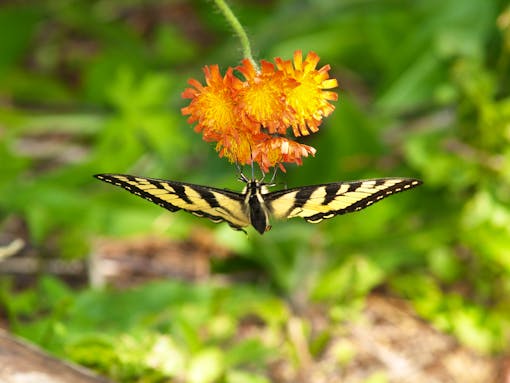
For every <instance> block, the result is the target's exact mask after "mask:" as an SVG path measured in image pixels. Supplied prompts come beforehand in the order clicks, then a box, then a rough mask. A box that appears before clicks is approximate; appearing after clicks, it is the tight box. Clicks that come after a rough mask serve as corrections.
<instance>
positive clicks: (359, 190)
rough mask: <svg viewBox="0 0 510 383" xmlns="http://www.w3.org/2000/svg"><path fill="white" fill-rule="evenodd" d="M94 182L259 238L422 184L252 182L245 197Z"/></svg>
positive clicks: (131, 179)
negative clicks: (286, 224) (291, 222)
mask: <svg viewBox="0 0 510 383" xmlns="http://www.w3.org/2000/svg"><path fill="white" fill-rule="evenodd" d="M94 177H96V178H98V179H100V180H101V181H104V182H107V183H110V184H112V185H116V186H120V187H122V188H124V189H126V190H127V191H129V192H131V193H133V194H135V195H137V196H139V197H143V198H145V199H146V200H149V201H151V202H153V203H155V204H157V205H159V206H161V207H163V208H165V209H167V210H170V211H172V212H174V211H177V210H184V211H187V212H189V213H191V214H194V215H196V216H197V217H205V218H209V219H210V220H212V221H213V222H227V223H228V224H229V225H230V226H231V227H232V228H234V229H236V230H241V231H244V228H245V227H247V226H249V225H252V226H253V227H254V228H255V229H256V230H257V231H258V232H259V233H260V234H264V233H265V232H266V231H268V230H270V229H271V225H270V223H269V222H270V221H269V219H270V216H273V217H275V218H294V217H301V218H304V219H305V220H306V221H307V222H310V223H318V222H320V221H322V220H323V219H327V218H332V217H334V216H336V215H340V214H345V213H350V212H354V211H358V210H361V209H364V208H366V207H368V206H370V205H372V204H373V203H375V202H378V201H380V200H382V199H383V198H386V197H388V196H390V195H392V194H395V193H399V192H402V191H404V190H409V189H411V188H414V187H416V186H418V185H421V184H422V181H420V180H418V179H413V178H377V179H369V180H362V181H353V182H335V183H329V184H321V185H311V186H301V187H297V188H293V189H284V190H278V191H273V192H269V189H268V187H270V186H273V185H272V184H267V183H263V182H262V181H258V180H254V179H248V178H246V177H245V176H244V175H243V174H241V176H240V179H241V180H242V181H243V182H245V183H246V186H245V187H244V189H243V191H242V192H241V193H236V192H233V191H230V190H227V189H218V188H214V187H210V186H202V185H194V184H190V183H185V182H178V181H167V180H162V179H154V178H145V177H139V176H132V175H127V174H96V175H94Z"/></svg>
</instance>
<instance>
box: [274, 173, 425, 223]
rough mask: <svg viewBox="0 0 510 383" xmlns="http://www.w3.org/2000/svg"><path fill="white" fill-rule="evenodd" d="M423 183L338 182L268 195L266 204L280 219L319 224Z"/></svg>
mask: <svg viewBox="0 0 510 383" xmlns="http://www.w3.org/2000/svg"><path fill="white" fill-rule="evenodd" d="M421 183H422V182H421V181H420V180H416V179H412V178H379V179H372V180H363V181H353V182H336V183H331V184H323V185H313V186H302V187H299V188H294V189H289V190H279V191H275V192H272V193H268V194H264V200H265V202H266V204H267V206H268V208H269V211H270V212H271V213H272V214H273V216H275V217H276V218H293V217H301V218H304V219H305V220H306V221H307V222H310V223H318V222H320V221H322V220H323V219H327V218H332V217H334V216H336V215H339V214H345V213H350V212H354V211H358V210H361V209H364V208H366V207H368V206H370V205H372V204H373V203H375V202H378V201H380V200H382V199H383V198H386V197H388V196H390V195H392V194H395V193H399V192H402V191H404V190H409V189H411V188H413V187H415V186H418V185H420V184H421Z"/></svg>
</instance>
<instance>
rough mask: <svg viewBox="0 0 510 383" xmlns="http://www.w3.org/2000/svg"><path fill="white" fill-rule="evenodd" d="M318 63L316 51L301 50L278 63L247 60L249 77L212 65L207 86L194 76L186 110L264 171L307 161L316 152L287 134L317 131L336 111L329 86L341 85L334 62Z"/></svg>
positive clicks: (244, 68) (230, 150) (220, 143)
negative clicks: (333, 71) (333, 70)
mask: <svg viewBox="0 0 510 383" xmlns="http://www.w3.org/2000/svg"><path fill="white" fill-rule="evenodd" d="M318 62H319V56H317V55H316V54H315V53H313V52H310V53H309V54H308V55H307V57H306V58H305V60H303V56H302V53H301V51H296V52H295V53H294V59H293V61H290V60H286V61H284V60H282V59H281V58H276V59H275V63H276V65H275V64H272V63H270V62H268V61H264V60H262V61H261V62H260V67H261V69H260V70H257V69H256V68H255V66H254V65H253V64H252V63H251V62H250V61H249V60H244V61H243V62H242V64H241V65H240V66H238V67H236V68H235V69H236V70H237V71H238V72H239V73H240V74H241V75H242V77H243V78H244V81H242V80H241V79H239V78H238V77H236V76H235V75H234V70H233V69H232V68H228V69H227V71H226V73H225V76H223V77H222V76H221V73H220V71H219V68H218V66H217V65H211V66H206V67H204V74H205V81H206V85H205V86H203V85H202V84H201V83H200V82H198V81H197V80H194V79H191V80H189V81H188V83H189V84H190V85H191V88H188V89H186V90H185V91H184V92H183V94H182V96H183V97H184V98H189V99H191V102H190V104H189V105H188V106H186V107H184V108H182V113H183V114H184V115H188V116H189V117H188V122H189V123H196V126H195V131H197V132H201V133H202V136H203V139H204V140H206V141H213V142H216V143H217V144H216V150H217V151H218V152H219V154H220V157H226V158H228V159H229V160H230V161H231V162H237V163H239V164H241V165H244V164H249V163H252V162H256V163H258V164H259V166H260V168H261V169H262V171H264V172H268V171H269V168H270V167H273V166H277V165H278V166H280V168H282V169H283V170H285V169H284V167H283V165H282V163H284V162H289V163H296V164H298V165H301V163H302V157H307V156H308V155H309V154H311V155H314V154H315V152H316V151H315V149H314V148H312V147H310V146H307V145H302V144H299V143H297V142H295V141H293V140H291V139H289V138H287V136H286V135H287V130H288V129H289V128H292V132H293V134H294V136H296V137H299V136H302V135H309V134H310V133H313V132H317V131H318V130H319V125H320V124H321V123H322V119H323V117H326V116H328V115H329V114H331V113H332V112H333V110H334V106H333V105H332V104H330V103H329V101H336V100H337V99H338V95H337V94H336V93H335V92H332V91H329V90H328V89H331V88H335V87H337V86H338V83H337V81H336V80H335V79H330V78H329V73H328V72H329V70H330V66H329V65H326V66H323V67H322V68H320V69H316V67H317V64H318Z"/></svg>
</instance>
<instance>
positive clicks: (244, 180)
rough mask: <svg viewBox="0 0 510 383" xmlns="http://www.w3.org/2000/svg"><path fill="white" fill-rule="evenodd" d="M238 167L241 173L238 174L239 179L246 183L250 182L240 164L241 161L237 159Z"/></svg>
mask: <svg viewBox="0 0 510 383" xmlns="http://www.w3.org/2000/svg"><path fill="white" fill-rule="evenodd" d="M236 168H237V172H238V173H239V175H238V176H237V179H238V180H239V181H242V182H244V183H248V178H246V176H245V175H244V173H243V168H242V167H241V166H240V165H239V162H237V161H236Z"/></svg>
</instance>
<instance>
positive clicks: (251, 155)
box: [250, 145, 255, 180]
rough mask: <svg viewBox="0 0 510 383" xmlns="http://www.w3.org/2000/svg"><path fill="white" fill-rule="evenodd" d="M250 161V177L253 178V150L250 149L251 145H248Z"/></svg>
mask: <svg viewBox="0 0 510 383" xmlns="http://www.w3.org/2000/svg"><path fill="white" fill-rule="evenodd" d="M250 162H251V179H252V180H254V179H255V169H254V168H253V152H252V151H251V145H250Z"/></svg>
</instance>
